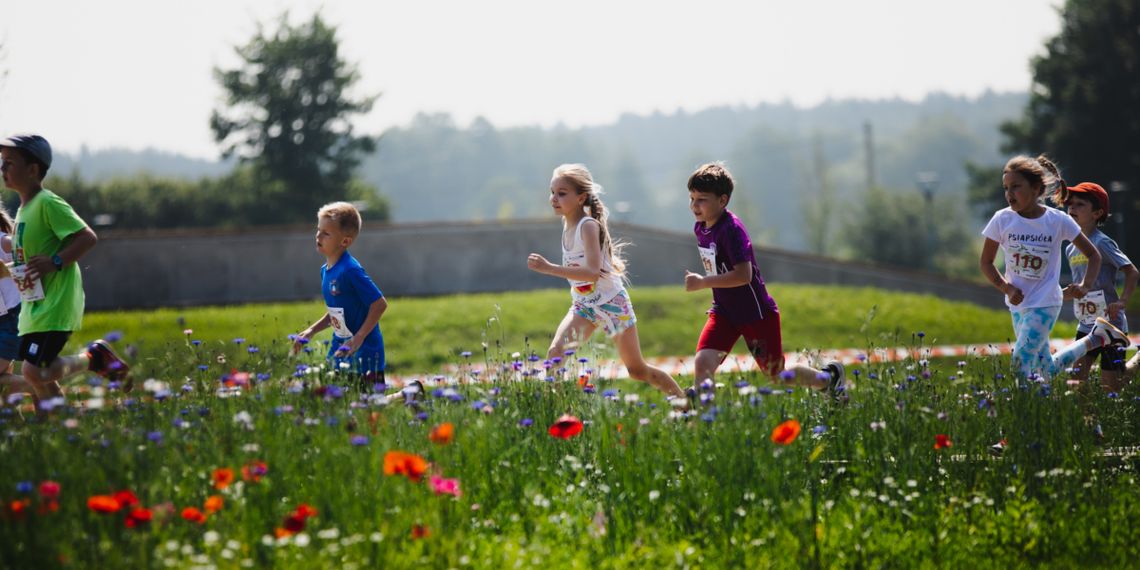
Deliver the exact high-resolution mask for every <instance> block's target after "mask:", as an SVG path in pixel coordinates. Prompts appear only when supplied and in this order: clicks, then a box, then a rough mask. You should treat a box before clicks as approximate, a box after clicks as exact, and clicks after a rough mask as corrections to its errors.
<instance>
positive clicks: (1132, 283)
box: [1108, 265, 1140, 317]
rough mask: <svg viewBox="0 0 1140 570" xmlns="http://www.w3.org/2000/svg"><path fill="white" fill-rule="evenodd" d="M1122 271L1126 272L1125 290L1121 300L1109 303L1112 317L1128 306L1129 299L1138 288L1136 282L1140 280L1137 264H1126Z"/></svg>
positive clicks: (1122, 292)
mask: <svg viewBox="0 0 1140 570" xmlns="http://www.w3.org/2000/svg"><path fill="white" fill-rule="evenodd" d="M1120 272H1121V273H1123V274H1124V290H1123V291H1121V292H1120V300H1119V301H1116V302H1114V303H1109V304H1108V314H1109V316H1112V317H1116V316H1118V315H1120V312H1121V311H1123V310H1124V309H1125V308H1127V307H1128V300H1129V299H1131V298H1132V292H1133V291H1135V290H1136V282H1137V281H1140V271H1138V270H1137V269H1136V266H1135V265H1125V266H1124V267H1121V268H1120Z"/></svg>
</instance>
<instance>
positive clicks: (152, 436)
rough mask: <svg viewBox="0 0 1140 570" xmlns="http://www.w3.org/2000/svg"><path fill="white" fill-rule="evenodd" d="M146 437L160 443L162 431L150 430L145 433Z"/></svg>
mask: <svg viewBox="0 0 1140 570" xmlns="http://www.w3.org/2000/svg"><path fill="white" fill-rule="evenodd" d="M146 438H147V439H148V440H150V441H153V442H155V443H162V432H160V431H152V432H150V433H148V434H146Z"/></svg>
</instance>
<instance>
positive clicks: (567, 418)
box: [548, 414, 582, 439]
mask: <svg viewBox="0 0 1140 570" xmlns="http://www.w3.org/2000/svg"><path fill="white" fill-rule="evenodd" d="M548 431H549V432H550V435H552V436H554V437H557V438H559V439H570V438H572V437H574V436H576V435H578V434H579V433H581V432H582V420H580V419H578V418H576V417H574V416H572V415H570V414H563V415H562V417H560V418H558V421H556V422H554V424H553V425H551V426H550V429H549V430H548Z"/></svg>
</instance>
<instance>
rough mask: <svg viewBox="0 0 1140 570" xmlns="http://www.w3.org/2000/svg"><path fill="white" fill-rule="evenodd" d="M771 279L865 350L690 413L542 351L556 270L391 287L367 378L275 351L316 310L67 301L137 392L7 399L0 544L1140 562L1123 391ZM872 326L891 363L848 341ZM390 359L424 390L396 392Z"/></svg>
mask: <svg viewBox="0 0 1140 570" xmlns="http://www.w3.org/2000/svg"><path fill="white" fill-rule="evenodd" d="M774 289H775V293H776V295H777V296H778V297H779V298H781V299H782V300H783V299H785V298H788V299H789V300H787V301H785V303H784V305H783V306H784V307H785V310H784V315H785V317H784V318H785V319H786V320H787V322H788V323H789V326H788V330H789V333H788V335H787V338H788V339H789V340H788V344H789V345H790V346H791V347H793V348H795V349H798V350H802V351H804V352H803V357H804V358H807V359H809V360H810V359H811V358H814V357H815V356H813V351H814V350H818V349H824V348H833V347H837V346H843V347H847V346H851V344H850V343H854V342H857V343H858V345H856V346H861V347H865V348H866V351H867V352H866V354H861V355H859V356H858V357H856V358H854V359H852V360H851V361H849V362H846V363H845V364H846V365H847V374H848V378H849V379H850V380H851V381H852V383H853V384H854V386H853V387H852V388H851V390H850V400H849V401H848V402H846V403H841V402H837V401H835V400H834V399H833V398H831V397H830V396H829V395H828V394H826V393H819V392H812V391H808V390H805V389H800V388H794V389H793V388H788V387H785V386H783V385H781V384H780V383H779V382H775V383H773V382H770V381H769V380H768V379H766V378H764V377H761V376H759V375H757V374H756V373H754V372H749V371H742V370H734V369H727V367H726V369H722V370H721V372H720V374H719V375H718V376H717V378H716V380H715V382H702V383H699V397H698V398H697V399H696V400H695V401H694V402H693V405H692V407H691V409H688V410H684V409H681V408H678V407H675V406H673V405H671V404H670V403H669V402H667V401H666V400H665V399H664V398H663V397H662V396H661V395H660V394H659V393H657V392H655V391H653V390H652V389H648V388H646V387H645V386H643V385H640V384H637V383H635V382H631V381H628V380H619V379H615V378H613V377H612V376H609V375H608V374H607V373H606V372H605V369H604V368H602V367H600V366H599V365H598V363H599V362H601V361H602V360H603V359H606V358H610V357H612V347H610V346H609V345H608V343H607V342H605V341H604V339H597V340H596V341H595V342H594V343H591V344H589V345H587V346H585V347H580V348H579V349H578V350H576V351H570V352H567V353H566V354H563V355H560V356H558V357H557V358H553V359H550V360H547V359H546V358H545V347H546V343H547V342H548V341H549V336H548V335H549V334H550V333H551V332H552V330H553V327H554V325H555V324H556V322H557V316H558V312H559V310H562V311H564V310H565V304H564V301H565V300H564V298H562V297H561V296H555V294H554V292H537V293H526V294H521V293H515V294H510V295H503V296H500V297H491V296H457V297H444V298H437V299H416V300H404V299H395V300H393V301H392V311H391V313H392V314H390V315H385V317H384V320H382V321H381V327H382V329H383V330H384V334H385V340H386V344H387V347H388V352H389V354H390V355H391V358H390V362H392V363H393V366H392V369H391V373H392V377H393V381H392V382H391V383H390V385H377V386H374V390H373V391H370V392H361V391H358V390H357V389H355V388H350V387H348V386H349V384H348V383H346V382H344V381H343V377H342V376H341V375H340V373H339V371H337V370H334V369H330V368H329V367H328V365H326V364H325V363H324V362H323V360H322V358H321V357H320V355H321V354H323V352H324V346H322V339H320V338H319V339H318V340H316V341H314V342H313V345H314V346H312V347H308V348H310V350H308V351H306V352H302V353H301V354H300V355H297V356H290V355H289V354H288V353H287V350H286V347H287V346H288V345H289V344H291V341H290V339H289V338H288V335H289V334H290V332H295V331H296V330H299V329H300V328H301V327H302V326H304V323H305V322H306V321H307V320H311V318H312V316H313V311H315V310H316V311H319V309H320V305H319V304H317V303H300V304H290V305H275V306H268V305H266V306H246V307H228V308H221V309H194V310H190V309H187V310H163V311H157V312H152V313H145V314H144V313H118V314H111V313H108V314H95V315H89V316H88V318H87V322H86V325H85V329H84V331H81V332H80V333H77V335H76V337H77V338H76V339H75V341H76V342H81V341H83V340H88V339H89V338H95V337H97V336H106V337H110V338H109V340H111V341H113V342H114V343H115V346H116V349H117V350H121V351H122V352H123V353H124V354H126V355H129V356H128V359H129V361H130V362H131V363H132V366H133V369H134V371H135V376H134V380H135V381H134V389H133V390H132V391H131V392H130V393H124V392H123V386H122V385H119V384H117V383H113V382H107V381H105V380H104V379H102V378H99V377H94V376H92V377H90V378H87V379H85V380H83V381H81V382H77V383H74V384H71V385H69V386H67V387H66V391H67V397H66V399H61V400H55V401H44V402H41V403H40V409H38V410H37V409H36V408H35V407H34V406H33V405H32V404H31V402H30V400H28V399H23V398H21V397H20V396H19V395H8V396H6V406H5V407H3V408H0V429H2V430H3V436H4V437H3V438H0V462H2V466H3V469H0V533H2V535H3V539H0V567H5V568H46V567H77V568H87V567H93V568H112V567H132V568H135V567H156V568H206V567H216V568H261V567H283V568H291V567H297V568H313V567H336V568H367V567H396V568H406V567H412V566H423V567H429V568H468V567H470V568H500V567H524V568H529V567H540V566H551V565H559V566H560V567H571V568H628V567H654V568H663V567H700V568H764V567H776V568H801V567H816V568H819V567H829V568H831V567H836V568H842V567H951V568H953V567H963V566H971V567H982V568H996V567H1003V568H1004V567H1017V566H1039V565H1046V566H1054V567H1075V566H1080V567H1127V566H1130V565H1131V563H1132V562H1133V561H1134V560H1135V559H1137V557H1138V556H1140V541H1138V538H1140V530H1137V529H1140V493H1137V492H1136V473H1135V470H1136V467H1137V455H1136V453H1137V447H1136V446H1137V445H1140V426H1138V425H1137V421H1136V419H1137V418H1138V417H1140V415H1138V413H1137V412H1138V409H1140V391H1138V390H1137V389H1136V387H1135V384H1132V385H1129V386H1128V387H1127V388H1125V389H1124V390H1123V391H1122V392H1120V393H1106V392H1105V391H1103V390H1101V389H1100V388H1099V386H1095V385H1094V386H1087V385H1079V384H1073V383H1070V382H1068V381H1067V378H1065V377H1061V378H1057V379H1054V380H1053V381H1050V382H1046V381H1042V380H1039V379H1037V380H1024V379H1019V378H1017V377H1015V376H1014V375H1012V374H1011V373H1010V370H1009V362H1008V357H1006V356H981V355H968V356H965V357H962V358H954V359H948V358H940V359H933V358H931V357H930V350H929V349H930V347H931V346H932V344H933V343H935V342H992V343H995V344H1001V343H1004V342H1005V339H1006V338H1007V337H1008V336H1009V334H1010V333H1009V332H1008V327H1009V324H1008V314H1007V313H1005V312H1004V311H986V310H984V309H977V308H974V307H966V306H962V305H959V304H953V303H946V302H943V301H937V300H935V299H932V298H929V297H920V296H909V295H902V294H897V293H889V294H886V293H883V292H877V291H874V290H845V289H841V288H828V287H815V288H803V289H805V290H804V291H802V292H800V293H796V292H795V289H799V288H794V287H792V286H777V287H774ZM558 293H559V294H560V295H562V296H564V294H565V293H564V291H559V292H558ZM633 294H634V296H635V298H636V299H637V301H638V308H639V317H640V319H641V322H640V323H639V328H640V330H641V336H642V338H644V339H646V347H647V348H646V352H647V353H648V354H651V355H684V354H688V353H689V352H691V351H692V344H693V343H694V342H695V338H696V335H697V333H698V332H699V330H700V328H699V327H700V323H701V322H703V319H704V315H703V313H702V312H701V310H700V306H701V305H703V304H704V303H707V299H699V300H697V301H698V302H696V303H694V302H693V300H692V298H693V297H694V296H686V295H685V294H684V293H683V292H680V291H676V290H672V289H671V290H655V289H646V290H634V291H633ZM797 295H802V296H803V297H802V300H799V298H798V297H797ZM556 299H557V300H556ZM883 299H886V301H885V302H884V301H883ZM893 299H897V306H902V307H918V308H921V309H922V310H921V312H920V311H919V310H917V309H916V310H914V312H913V313H909V312H907V310H899V309H897V308H891V307H890V304H891V303H892V302H893V301H891V300H893ZM402 304H403V305H404V306H405V307H407V308H405V309H401V305H402ZM547 305H552V306H550V307H547ZM457 307H461V308H457ZM836 307H838V309H837V308H836ZM401 311H407V312H405V313H401ZM548 313H549V314H548ZM449 315H450V316H451V317H454V318H450V319H449ZM551 315H553V316H551ZM943 322H944V323H945V324H944V325H943V326H940V324H941V323H943ZM548 329H549V330H548ZM1071 332H1072V331H1071V327H1070V329H1069V330H1065V327H1058V334H1059V335H1069V334H1071ZM79 337H84V338H79ZM88 337H89V338H88ZM655 343H660V344H655ZM876 346H900V347H902V348H903V353H904V356H903V358H902V359H900V360H896V361H891V362H886V361H877V360H876V359H875V358H873V357H867V355H873V348H874V347H876ZM650 347H651V348H650ZM396 376H399V377H400V378H401V379H403V380H407V381H411V380H416V381H419V382H420V383H422V385H423V387H424V390H423V393H422V394H419V395H418V396H417V395H416V394H412V393H411V392H412V390H406V391H405V392H401V390H402V388H401V387H400V386H398V385H397V382H396V381H395V380H394V378H395V377H396ZM1096 377H1097V373H1096V372H1095V371H1094V373H1093V378H1094V380H1095V379H1096ZM678 380H679V381H680V382H681V384H682V385H686V386H687V385H692V384H693V383H694V379H693V378H692V377H691V376H682V377H680V378H678ZM393 394H399V395H398V396H396V397H394V398H388V397H387V396H389V395H393ZM1003 440H1004V441H1005V442H1006V447H1005V449H1004V451H1003V452H1002V453H1000V454H996V455H995V454H994V453H993V452H992V450H991V446H992V445H993V444H994V443H996V442H998V441H1003Z"/></svg>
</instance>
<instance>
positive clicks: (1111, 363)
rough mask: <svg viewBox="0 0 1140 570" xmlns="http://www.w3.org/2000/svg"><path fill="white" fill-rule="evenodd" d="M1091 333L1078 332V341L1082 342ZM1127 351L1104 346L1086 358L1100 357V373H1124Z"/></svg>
mask: <svg viewBox="0 0 1140 570" xmlns="http://www.w3.org/2000/svg"><path fill="white" fill-rule="evenodd" d="M1088 335H1089V333H1086V332H1081V331H1077V340H1081V339H1082V338H1085V337H1086V336H1088ZM1125 354H1126V349H1123V348H1117V347H1115V346H1102V347H1100V348H1098V349H1095V350H1090V351H1089V352H1088V354H1087V355H1086V356H1090V357H1092V358H1096V357H1097V356H1100V371H1101V372H1105V371H1111V372H1124V356H1125Z"/></svg>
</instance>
